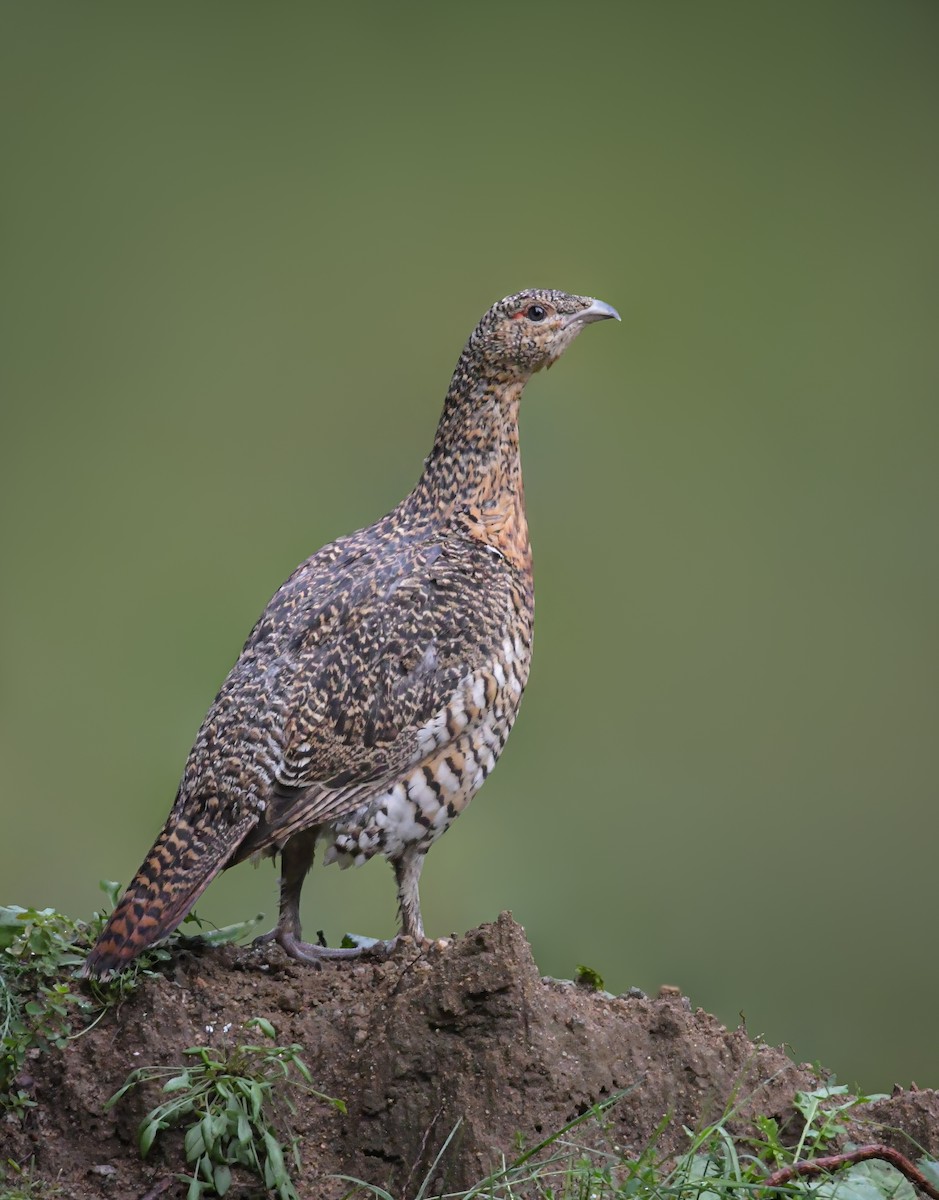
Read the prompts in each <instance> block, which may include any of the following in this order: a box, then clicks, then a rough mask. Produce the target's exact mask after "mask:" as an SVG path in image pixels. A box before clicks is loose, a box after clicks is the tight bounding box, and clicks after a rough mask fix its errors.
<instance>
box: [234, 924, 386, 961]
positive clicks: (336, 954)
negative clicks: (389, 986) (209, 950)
mask: <svg viewBox="0 0 939 1200" xmlns="http://www.w3.org/2000/svg"><path fill="white" fill-rule="evenodd" d="M396 941H397V939H396V938H392V939H391V941H388V942H380V941H375V940H374V939H373V938H362V939H361V944H359V945H355V946H320V945H314V944H313V943H311V942H304V941H301V939H300V938H299V937H298V936H297V935H296V934H295V933H292V932H291V931H290V930H287V929H281V928H279V927H278V928H275V929H272V930H271V931H270V932H269V933H262V934H261V936H260V937H256V938H255V939H254V942H253V943H252V944H253V945H255V946H263V945H265V944H267V943H268V942H276V943H277V944H278V946H280V948H281V950H283V952H284V953H285V954H286V955H287V957H288V958H293V959H296V960H297V962H304V963H310V964H312V965H313V966H319V965H320V963H322V962H326V961H329V960H330V959H339V958H362V957H363V956H367V957H369V958H372V957H376V958H385V957H387V955H388V954H390V953H391V949H392V947H393V946H394V943H395V942H396Z"/></svg>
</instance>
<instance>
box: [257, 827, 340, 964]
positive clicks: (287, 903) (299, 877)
mask: <svg viewBox="0 0 939 1200" xmlns="http://www.w3.org/2000/svg"><path fill="white" fill-rule="evenodd" d="M318 832H319V831H318V830H317V829H315V828H314V829H305V830H303V832H302V833H297V834H294V836H293V837H292V838H291V839H290V841H289V842H288V843H287V845H286V846H284V849H283V852H282V853H281V863H280V916H279V917H278V919H277V924H276V925H275V926H274V928H273V929H272V930H271V931H270V933H264V934H262V935H261V936H260V937H258V938H255V939H254V944H255V945H256V946H258V945H263V943H265V942H277V944H278V945H279V946H280V947H281V949H282V950H283V951H284V953H285V954H286V955H287V956H288V957H289V958H296V959H298V960H299V961H300V962H307V963H319V962H321V961H322V960H323V959H324V958H357V957H358V956H359V955H360V954H361V953H362V951H361V950H360V949H358V948H355V949H350V950H345V949H339V948H335V949H333V948H330V947H328V946H315V945H312V944H311V943H310V942H304V941H301V939H300V892H301V890H302V889H303V881H304V879H305V878H306V873H307V871H309V869H310V867H311V866H312V865H313V852H314V850H315V849H316V837H317V833H318Z"/></svg>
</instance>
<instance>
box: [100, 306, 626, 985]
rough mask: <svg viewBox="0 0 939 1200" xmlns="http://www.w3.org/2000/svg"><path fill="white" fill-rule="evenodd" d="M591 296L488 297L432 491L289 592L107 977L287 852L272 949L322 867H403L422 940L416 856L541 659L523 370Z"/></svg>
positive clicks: (321, 556)
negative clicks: (237, 880)
mask: <svg viewBox="0 0 939 1200" xmlns="http://www.w3.org/2000/svg"><path fill="white" fill-rule="evenodd" d="M615 316H616V313H615V312H614V310H613V309H611V308H610V307H609V306H608V305H606V304H602V303H601V302H599V301H595V300H592V299H590V298H589V297H584V296H570V295H567V294H565V293H563V292H555V291H543V290H530V291H526V292H521V293H519V294H517V295H515V296H509V297H507V298H506V299H505V300H502V301H500V302H499V303H498V304H495V305H494V306H493V307H492V308H491V309H490V310H489V312H488V313H486V315H485V316H484V317H483V319H482V320H481V321H480V323H479V325H478V326H477V327H476V329H475V330H474V331H473V333H472V334H471V336H470V339H469V341H468V342H467V344H466V347H465V349H464V350H463V353H462V355H461V356H460V359H459V362H458V363H457V366H456V370H455V372H454V375H453V379H452V381H451V384H450V390H449V392H448V393H447V398H446V402H445V404H444V409H443V414H442V416H441V418H440V423H439V426H438V428H437V435H436V438H435V440H434V445H433V449H432V450H431V453H430V455H429V457H428V458H427V461H426V463H425V466H424V473H423V475H422V476H421V479H420V481H419V482H418V484H417V486H416V487H415V489H414V491H413V492H411V494H410V495H409V496H407V497H406V498H405V499H404V500H403V501H402V502H401V503H400V504H399V505H398V506H397V508H395V509H393V510H392V511H391V512H390V513H388V515H387V516H384V517H382V518H381V520H379V521H377V522H376V523H375V524H374V525H371V526H369V527H368V528H367V529H361V530H359V531H358V532H356V533H353V534H350V535H349V536H347V537H342V538H339V539H338V540H337V541H335V542H332V543H330V545H328V546H324V547H323V548H322V549H321V550H319V551H318V552H317V553H316V554H314V555H313V557H312V558H309V559H307V561H306V562H305V563H303V565H302V566H300V567H298V568H297V570H296V571H295V572H294V573H293V575H292V576H291V577H290V578H289V579H288V580H287V582H286V583H285V584H284V585H283V587H281V588H280V590H279V591H278V592H277V594H276V595H275V596H274V598H273V599H272V600H271V602H270V604H269V605H268V606H267V608H266V609H265V611H264V613H263V614H262V616H261V619H260V620H259V621H258V623H257V625H256V626H255V627H254V629H253V630H252V632H251V635H250V637H249V638H248V641H247V642H246V644H245V647H244V649H243V651H242V652H241V656H240V657H239V659H238V661H237V662H236V663H235V665H234V667H233V668H232V671H231V673H230V674H229V676H228V678H227V679H226V680H225V683H224V684H223V685H222V689H221V691H220V692H219V694H218V696H217V697H216V699H215V701H214V703H213V704H212V707H211V708H210V709H209V712H208V714H207V716H206V718H205V721H204V723H203V725H202V728H201V729H200V731H199V735H198V737H197V738H196V743H195V745H194V747H193V749H192V751H191V753H190V755H189V759H188V761H187V763H186V768H185V771H184V773H183V778H182V782H181V784H180V787H179V792H178V794H177V797H176V803H175V804H174V806H173V809H172V811H171V813H170V815H169V817H168V818H167V821H166V824H165V825H164V827H163V831H162V832H161V833H160V836H159V837H158V838H157V841H156V843H155V845H154V846H153V849H152V850H151V851H150V853H149V854H148V855H147V858H146V860H145V861H144V863H143V865H142V866H141V868H140V870H139V872H138V873H137V875H136V877H135V878H134V880H133V881H132V882H131V884H130V886H129V887H128V889H127V891H126V892H125V894H124V896H123V897H122V898H121V900H120V902H119V904H118V905H117V907H116V908H115V910H114V912H113V913H112V915H111V918H110V920H109V921H108V924H107V926H106V927H105V929H104V931H103V932H102V934H101V936H100V937H99V939H98V941H97V943H96V945H95V947H94V948H93V949H92V951H91V954H90V955H89V956H88V960H87V962H86V964H85V968H84V970H85V974H87V975H98V976H107V975H108V974H110V973H112V972H113V971H114V970H116V969H119V968H120V967H121V966H122V965H124V964H126V963H128V962H129V961H130V960H131V959H133V958H134V957H135V956H136V955H137V954H139V953H140V951H141V950H143V949H144V948H145V947H147V946H150V945H152V944H153V943H154V942H156V941H158V940H160V939H161V938H163V937H165V936H166V935H167V934H169V933H170V932H171V931H172V930H173V929H174V928H175V927H176V925H178V924H179V922H180V921H181V920H182V919H183V917H184V916H185V915H186V913H187V912H188V911H189V909H190V908H191V907H192V905H193V904H194V903H195V901H196V900H197V898H198V897H199V896H200V895H201V894H202V892H203V891H204V890H205V888H206V887H207V886H208V884H209V883H210V882H211V880H212V879H214V878H215V876H216V875H217V874H218V873H219V872H220V871H221V870H223V869H224V868H226V867H229V866H232V865H233V864H234V863H237V862H242V861H243V860H244V859H246V858H249V857H252V856H257V855H273V854H276V853H278V852H280V853H281V854H282V879H281V910H280V919H279V921H278V923H277V927H276V928H275V929H274V930H273V931H272V933H271V934H269V935H267V936H268V937H269V938H275V939H276V940H277V941H278V942H280V944H281V945H282V946H283V947H284V949H285V950H286V951H287V952H288V953H289V954H292V955H293V956H294V957H298V958H302V959H304V960H307V961H312V960H316V959H318V958H322V957H326V956H344V955H353V954H355V953H357V951H356V950H346V951H342V950H325V949H324V948H321V947H318V946H309V945H307V944H306V943H303V942H301V941H300V918H299V901H300V889H301V886H302V883H303V878H304V876H305V875H306V872H307V870H308V869H309V867H310V865H311V863H312V860H313V851H314V848H315V845H316V843H317V841H318V840H320V839H323V840H326V841H327V842H328V843H329V848H328V850H327V855H326V861H327V862H328V861H339V862H340V863H342V865H349V864H350V863H355V864H359V863H361V862H364V861H366V860H367V859H368V858H371V857H372V855H374V854H377V853H381V854H384V855H385V857H387V858H388V859H390V861H391V862H392V864H393V865H394V869H395V875H396V879H397V883H398V904H399V909H400V915H401V928H402V932H403V933H405V934H408V935H410V936H412V937H414V938H417V939H419V940H421V939H423V937H424V930H423V924H422V921H421V913H420V901H419V896H418V879H419V876H420V871H421V866H422V865H423V861H424V855H425V854H426V852H427V850H428V848H429V847H430V845H431V844H432V843H433V842H434V841H435V840H436V838H437V837H439V836H440V834H442V833H443V832H444V831H445V830H446V829H447V827H448V826H449V825H450V823H451V822H452V821H453V819H454V818H455V817H456V816H457V815H458V814H459V813H460V812H461V811H462V810H463V808H465V806H466V805H467V804H468V803H469V801H470V800H471V799H472V797H473V795H474V794H475V793H476V791H478V789H479V788H480V787H481V785H482V783H483V781H484V780H485V778H486V776H487V775H488V774H489V772H490V771H491V770H492V768H493V766H494V765H495V763H496V760H497V759H498V757H499V754H500V752H501V750H502V747H503V746H504V744H505V740H506V738H507V737H508V734H509V731H510V729H511V727H512V723H513V721H514V719H515V714H516V712H517V710H518V705H519V701H520V699H521V695H522V691H523V689H524V687H525V683H526V681H527V678H528V668H529V663H530V660H531V640H532V615H533V606H534V592H533V587H532V572H531V548H530V546H529V542H528V525H527V522H526V519H525V503H524V494H523V491H522V471H521V460H520V458H519V449H518V407H519V399H520V397H521V393H522V389H523V388H524V386H525V383H526V382H527V380H528V379H529V377H530V376H531V375H532V374H533V373H534V372H535V371H537V370H539V369H540V368H541V367H544V366H550V365H551V363H552V362H553V361H554V360H555V359H556V358H557V357H558V356H559V355H560V354H561V353H562V352H563V351H564V349H565V348H566V347H567V346H568V345H569V344H570V342H571V341H572V340H573V339H574V337H576V335H577V333H578V332H579V331H580V330H581V329H582V328H583V327H584V325H585V324H587V323H589V322H591V321H596V320H602V319H604V318H606V317H615Z"/></svg>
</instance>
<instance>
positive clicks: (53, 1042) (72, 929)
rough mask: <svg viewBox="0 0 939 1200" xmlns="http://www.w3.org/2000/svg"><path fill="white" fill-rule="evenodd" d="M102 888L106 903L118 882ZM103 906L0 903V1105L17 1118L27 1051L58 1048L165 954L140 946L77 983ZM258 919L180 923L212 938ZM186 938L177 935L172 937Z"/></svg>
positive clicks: (231, 935)
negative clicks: (128, 958)
mask: <svg viewBox="0 0 939 1200" xmlns="http://www.w3.org/2000/svg"><path fill="white" fill-rule="evenodd" d="M101 888H102V890H103V891H104V892H105V894H106V895H107V897H108V900H109V902H110V905H109V907H113V905H114V904H115V903H116V901H117V897H118V895H119V893H120V885H119V884H117V883H111V882H106V881H102V883H101ZM108 911H109V909H108V908H105V909H102V910H101V911H99V912H96V913H95V914H94V917H93V918H92V920H91V921H88V922H85V921H77V920H75V919H74V918H72V917H68V916H65V915H64V914H63V913H60V912H56V911H55V910H54V909H52V908H43V909H35V908H20V907H18V906H17V905H11V906H8V907H0V1111H2V1110H6V1111H7V1112H14V1113H18V1114H19V1115H20V1116H22V1115H23V1114H24V1113H25V1112H26V1111H27V1110H28V1109H29V1108H31V1107H33V1106H34V1103H35V1102H34V1101H33V1099H32V1098H31V1096H30V1094H29V1090H28V1088H25V1087H23V1086H21V1084H20V1083H19V1082H18V1080H19V1077H20V1074H21V1072H22V1070H23V1067H24V1064H25V1062H26V1058H27V1055H28V1054H29V1052H30V1050H33V1049H38V1050H40V1051H48V1050H49V1048H50V1047H56V1048H57V1049H63V1048H64V1047H65V1046H66V1045H67V1044H68V1042H69V1041H70V1040H71V1039H72V1038H76V1037H81V1036H82V1034H83V1033H86V1032H87V1031H88V1030H89V1029H90V1028H92V1027H93V1026H94V1024H95V1023H96V1022H97V1021H98V1020H100V1018H101V1017H102V1016H103V1015H104V1013H105V1012H107V1010H108V1009H109V1008H112V1007H113V1006H114V1005H116V1004H119V1003H120V1002H121V1000H123V999H124V998H125V997H126V996H128V995H129V994H130V993H131V992H133V991H134V990H135V989H136V988H137V986H138V985H139V983H140V981H141V979H143V978H144V977H146V976H147V975H152V974H154V969H155V968H156V967H157V966H158V965H159V964H160V963H161V962H165V961H166V960H167V959H169V957H170V951H169V950H168V949H166V948H164V947H156V948H154V949H150V950H147V951H145V952H144V953H143V954H141V955H140V956H139V957H138V958H137V959H135V961H134V962H133V963H132V964H131V965H130V966H129V967H128V968H127V969H126V970H124V971H121V972H120V974H118V975H117V976H115V977H114V978H113V979H110V980H108V981H107V982H102V981H100V980H90V981H88V982H87V983H86V984H84V985H82V986H79V985H78V982H77V979H76V975H77V970H78V968H79V967H80V966H81V964H82V963H83V962H84V959H85V955H86V954H87V953H88V951H89V950H90V948H91V945H92V943H93V942H94V940H95V938H96V937H97V936H98V934H99V933H100V931H101V929H102V928H103V926H104V922H105V920H106V919H107V913H108ZM260 919H261V918H260V917H256V918H255V919H254V920H253V921H245V922H242V923H240V924H238V925H231V926H228V927H227V928H225V929H209V930H203V929H202V922H201V921H200V920H199V918H198V917H196V916H195V914H194V913H192V914H190V915H189V917H187V918H186V922H184V924H193V923H194V924H195V925H196V926H198V927H199V929H200V933H199V938H198V940H201V941H204V942H208V943H211V944H218V943H220V942H225V941H233V940H235V939H236V938H238V937H241V936H242V935H243V934H245V933H247V932H249V931H250V930H252V929H253V928H254V926H255V925H256V924H257V923H258V921H259V920H260ZM192 940H193V939H192V938H187V937H186V936H185V935H183V934H180V933H176V934H173V936H172V938H171V939H170V941H175V942H186V941H189V942H191V941H192Z"/></svg>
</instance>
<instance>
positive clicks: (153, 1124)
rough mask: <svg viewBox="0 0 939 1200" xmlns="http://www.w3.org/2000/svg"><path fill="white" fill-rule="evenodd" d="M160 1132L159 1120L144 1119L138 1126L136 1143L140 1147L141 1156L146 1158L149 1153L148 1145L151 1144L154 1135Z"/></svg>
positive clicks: (154, 1137)
mask: <svg viewBox="0 0 939 1200" xmlns="http://www.w3.org/2000/svg"><path fill="white" fill-rule="evenodd" d="M159 1132H160V1123H159V1121H148V1120H146V1119H145V1120H144V1121H143V1123H142V1124H141V1126H140V1134H139V1136H138V1138H137V1144H138V1145H139V1147H140V1156H141V1158H146V1157H147V1155H148V1154H149V1153H150V1147H151V1146H152V1145H153V1143H154V1140H155V1139H156V1135H157V1134H158V1133H159Z"/></svg>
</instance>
